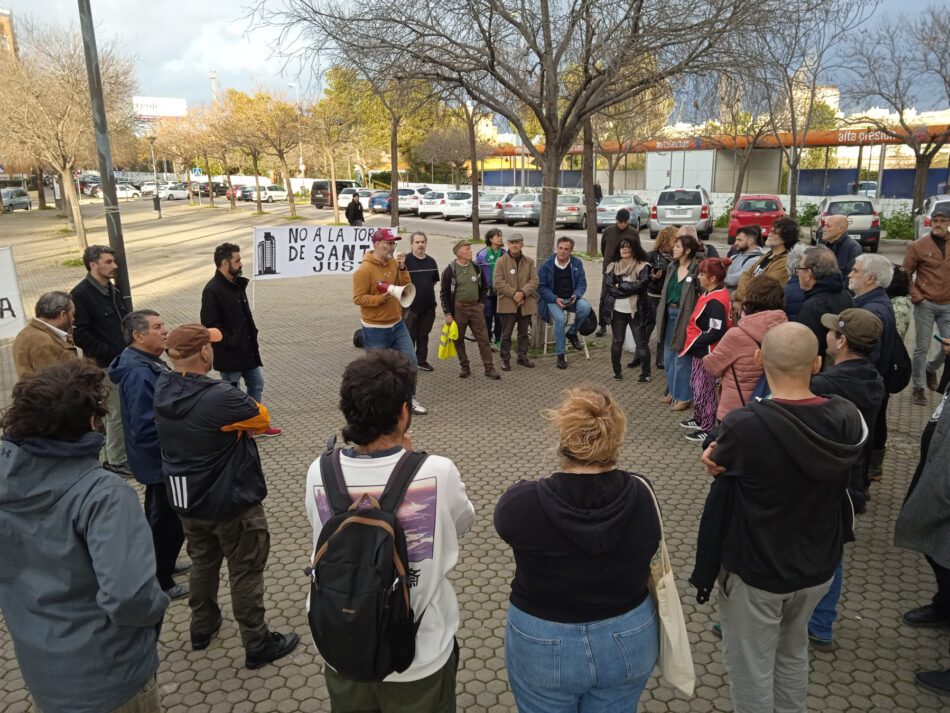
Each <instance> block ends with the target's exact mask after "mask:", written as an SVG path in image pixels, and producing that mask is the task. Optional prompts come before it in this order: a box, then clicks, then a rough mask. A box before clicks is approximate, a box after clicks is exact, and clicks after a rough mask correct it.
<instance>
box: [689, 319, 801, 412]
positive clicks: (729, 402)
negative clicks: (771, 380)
mask: <svg viewBox="0 0 950 713" xmlns="http://www.w3.org/2000/svg"><path fill="white" fill-rule="evenodd" d="M787 321H788V318H787V317H786V316H785V313H784V312H783V311H782V310H779V309H770V310H766V311H765V312H756V313H755V314H747V315H746V316H744V317H743V318H742V319H740V320H739V323H738V324H737V325H736V326H735V327H733V328H732V329H730V330H729V331H728V332H726V336H724V337H723V338H722V339H721V340H720V341H719V345H718V346H717V347H716V349H715V351H713V352H712V353H711V354H708V355H706V356H704V357H703V366H704V367H706V371H708V372H709V373H710V374H712V375H713V376H716V377H721V379H722V393H721V394H720V396H719V410H718V411H716V418H718V419H719V420H720V421H721V420H722V418H723V416H725V415H726V414H727V413H729V412H730V411H732V409H734V408H741V407H742V406H744V405H745V404H747V403H749V399H750V398H751V397H752V390H753V389H754V388H755V385H756V383H757V382H758V380H759V377H761V376H762V367H761V366H756V364H755V360H754V359H753V355H754V354H755V350H756V349H758V348H759V346H760V345H761V344H762V340H763V339H764V338H765V333H766V332H768V331H769V330H770V329H771V328H772V327H774V326H775V325H777V324H782V323H783V322H787ZM733 369H735V372H736V375H735V378H733V375H732V370H733ZM737 379H738V381H739V388H740V389H742V395H741V397H740V395H739V390H738V389H737V388H736V380H737ZM743 401H744V403H743Z"/></svg>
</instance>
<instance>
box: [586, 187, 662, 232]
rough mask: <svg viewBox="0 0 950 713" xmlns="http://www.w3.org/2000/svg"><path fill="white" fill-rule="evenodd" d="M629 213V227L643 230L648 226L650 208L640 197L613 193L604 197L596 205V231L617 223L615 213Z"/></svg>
mask: <svg viewBox="0 0 950 713" xmlns="http://www.w3.org/2000/svg"><path fill="white" fill-rule="evenodd" d="M620 209H625V210H627V211H629V212H630V225H632V226H634V227H636V229H637V230H638V231H639V230H643V229H644V228H646V227H649V225H650V206H648V205H647V204H646V202H645V201H644V200H643V199H642V198H641V197H640V196H633V195H625V194H622V193H615V194H614V195H612V196H604V197H603V198H602V199H601V200H600V203H598V204H597V230H601V229H603V228H605V227H607V226H608V225H613V224H614V223H616V222H617V211H619V210H620Z"/></svg>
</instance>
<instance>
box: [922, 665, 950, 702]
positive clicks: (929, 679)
mask: <svg viewBox="0 0 950 713" xmlns="http://www.w3.org/2000/svg"><path fill="white" fill-rule="evenodd" d="M915 678H916V679H917V685H918V686H920V687H921V688H923V689H924V690H925V691H930V692H931V693H936V694H937V695H938V696H950V669H947V670H946V671H921V672H920V673H918V674H917V675H916V676H915Z"/></svg>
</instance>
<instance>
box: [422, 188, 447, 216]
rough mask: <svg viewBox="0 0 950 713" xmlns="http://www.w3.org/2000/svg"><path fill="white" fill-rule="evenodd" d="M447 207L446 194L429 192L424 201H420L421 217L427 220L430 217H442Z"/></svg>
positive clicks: (423, 198)
mask: <svg viewBox="0 0 950 713" xmlns="http://www.w3.org/2000/svg"><path fill="white" fill-rule="evenodd" d="M444 207H445V193H443V192H442V191H429V192H428V193H426V194H425V195H424V196H423V197H422V200H420V201H419V217H420V218H425V217H427V216H430V215H442V209H443V208H444Z"/></svg>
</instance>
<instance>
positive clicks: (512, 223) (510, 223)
mask: <svg viewBox="0 0 950 713" xmlns="http://www.w3.org/2000/svg"><path fill="white" fill-rule="evenodd" d="M505 222H506V223H507V224H508V227H509V228H510V227H512V226H513V225H514V224H515V221H513V220H506V221H505Z"/></svg>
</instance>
